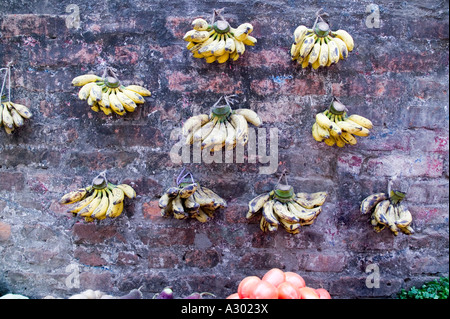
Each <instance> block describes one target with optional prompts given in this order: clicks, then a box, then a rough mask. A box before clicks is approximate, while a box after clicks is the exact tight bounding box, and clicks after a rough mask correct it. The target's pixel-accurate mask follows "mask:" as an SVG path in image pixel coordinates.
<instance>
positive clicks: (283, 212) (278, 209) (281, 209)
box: [273, 200, 300, 223]
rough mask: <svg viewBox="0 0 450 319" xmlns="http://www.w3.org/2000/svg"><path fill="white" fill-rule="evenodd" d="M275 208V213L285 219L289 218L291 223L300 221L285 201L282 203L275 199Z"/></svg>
mask: <svg viewBox="0 0 450 319" xmlns="http://www.w3.org/2000/svg"><path fill="white" fill-rule="evenodd" d="M273 210H274V212H275V214H276V215H277V216H278V217H279V218H281V219H284V220H287V221H288V222H290V223H298V222H300V219H299V218H298V217H297V216H295V215H294V214H292V213H291V212H290V211H289V210H288V208H287V206H286V205H285V204H283V203H281V202H280V201H277V200H275V201H274V204H273Z"/></svg>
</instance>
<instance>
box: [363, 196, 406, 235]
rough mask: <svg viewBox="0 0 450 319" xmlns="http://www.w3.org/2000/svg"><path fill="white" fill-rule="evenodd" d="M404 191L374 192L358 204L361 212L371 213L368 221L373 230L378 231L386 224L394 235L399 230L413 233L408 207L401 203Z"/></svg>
mask: <svg viewBox="0 0 450 319" xmlns="http://www.w3.org/2000/svg"><path fill="white" fill-rule="evenodd" d="M405 195H406V194H405V193H402V192H399V191H391V192H390V195H388V194H387V193H376V194H372V195H370V196H368V197H366V198H365V199H364V200H363V201H362V202H361V206H360V211H361V213H362V214H367V213H372V215H371V217H370V223H371V224H372V226H373V227H374V230H375V231H376V232H377V233H379V232H381V231H382V230H383V229H384V228H385V227H386V226H387V227H388V228H389V229H390V230H391V231H392V232H393V233H394V235H395V236H397V235H398V232H399V231H401V232H402V233H404V234H406V235H411V234H413V233H414V229H413V228H412V227H411V223H412V215H411V212H410V211H409V210H408V208H407V207H406V206H405V204H404V203H402V200H403V198H404V197H405Z"/></svg>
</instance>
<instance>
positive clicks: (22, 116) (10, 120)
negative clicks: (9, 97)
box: [0, 101, 32, 134]
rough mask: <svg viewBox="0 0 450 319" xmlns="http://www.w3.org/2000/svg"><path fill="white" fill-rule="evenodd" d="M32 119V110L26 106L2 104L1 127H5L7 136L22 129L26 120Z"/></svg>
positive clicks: (0, 106)
mask: <svg viewBox="0 0 450 319" xmlns="http://www.w3.org/2000/svg"><path fill="white" fill-rule="evenodd" d="M31 117H32V113H31V112H30V109H29V108H28V107H26V106H25V105H22V104H19V103H13V102H9V101H4V102H2V103H1V104H0V127H2V126H3V127H4V129H5V132H6V133H7V134H12V133H13V132H14V130H15V129H17V128H19V127H22V126H23V125H24V124H25V120H26V119H29V118H31Z"/></svg>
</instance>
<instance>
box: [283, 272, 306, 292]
mask: <svg viewBox="0 0 450 319" xmlns="http://www.w3.org/2000/svg"><path fill="white" fill-rule="evenodd" d="M284 275H285V276H286V281H287V282H290V283H291V284H294V286H295V287H297V289H300V288H303V287H306V284H305V280H304V279H303V277H302V276H300V275H298V274H296V273H295V272H290V271H287V272H285V273H284Z"/></svg>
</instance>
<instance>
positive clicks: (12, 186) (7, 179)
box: [0, 171, 25, 192]
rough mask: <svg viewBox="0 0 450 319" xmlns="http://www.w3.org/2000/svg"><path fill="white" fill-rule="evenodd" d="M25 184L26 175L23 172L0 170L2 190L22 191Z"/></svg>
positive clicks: (0, 186) (0, 189)
mask: <svg viewBox="0 0 450 319" xmlns="http://www.w3.org/2000/svg"><path fill="white" fill-rule="evenodd" d="M24 184H25V177H24V176H23V174H22V173H20V172H4V171H3V172H1V171H0V191H16V192H17V191H21V190H23V188H24Z"/></svg>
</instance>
